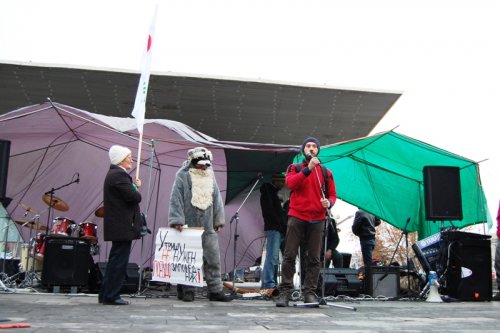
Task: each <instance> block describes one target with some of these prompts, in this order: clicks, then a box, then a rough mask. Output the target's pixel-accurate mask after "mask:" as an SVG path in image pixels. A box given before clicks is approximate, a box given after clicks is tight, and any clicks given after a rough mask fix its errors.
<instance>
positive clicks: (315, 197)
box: [286, 161, 337, 221]
mask: <svg viewBox="0 0 500 333" xmlns="http://www.w3.org/2000/svg"><path fill="white" fill-rule="evenodd" d="M307 164H308V163H307V162H305V161H304V162H303V163H302V166H301V168H300V171H299V172H297V170H296V164H292V165H290V166H289V167H288V169H287V172H286V185H287V186H288V188H289V189H290V190H291V191H292V192H291V196H290V208H289V210H288V215H289V216H293V217H296V218H298V219H301V220H304V221H322V220H324V219H325V216H326V209H325V208H324V207H323V206H322V205H321V202H320V200H321V198H322V197H323V196H322V194H321V191H322V189H321V187H320V186H324V184H325V181H324V179H323V172H322V170H321V167H320V165H318V166H316V167H315V168H314V169H313V170H312V171H311V170H309V168H308V167H307ZM327 175H328V197H327V199H328V200H330V207H331V206H333V204H334V203H335V201H336V200H337V193H336V192H335V181H334V180H333V175H332V172H331V171H330V170H327ZM318 177H319V181H318ZM320 184H321V185H320Z"/></svg>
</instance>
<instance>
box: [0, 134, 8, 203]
mask: <svg viewBox="0 0 500 333" xmlns="http://www.w3.org/2000/svg"><path fill="white" fill-rule="evenodd" d="M9 156H10V141H6V140H0V198H5V192H6V191H7V174H8V173H9Z"/></svg>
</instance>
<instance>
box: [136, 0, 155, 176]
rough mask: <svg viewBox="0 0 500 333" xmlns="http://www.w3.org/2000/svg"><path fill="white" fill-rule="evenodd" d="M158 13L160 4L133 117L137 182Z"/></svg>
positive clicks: (147, 48)
mask: <svg viewBox="0 0 500 333" xmlns="http://www.w3.org/2000/svg"><path fill="white" fill-rule="evenodd" d="M157 11H158V4H156V7H155V11H154V14H153V18H152V19H151V24H150V26H149V34H148V40H147V44H146V51H145V53H144V55H143V59H142V70H141V77H140V79H139V85H138V87H137V93H136V96H135V103H134V109H133V110H132V116H133V117H134V118H135V119H136V121H137V131H138V132H139V146H138V147H137V168H136V173H135V179H136V180H137V179H139V173H140V166H141V154H142V138H143V130H144V120H145V118H146V97H147V94H148V85H149V76H150V74H151V51H152V46H153V39H154V34H155V25H156V13H157Z"/></svg>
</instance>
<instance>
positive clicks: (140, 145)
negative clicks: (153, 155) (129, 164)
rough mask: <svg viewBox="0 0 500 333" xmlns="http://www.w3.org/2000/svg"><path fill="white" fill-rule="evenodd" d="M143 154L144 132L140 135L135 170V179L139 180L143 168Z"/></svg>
mask: <svg viewBox="0 0 500 333" xmlns="http://www.w3.org/2000/svg"><path fill="white" fill-rule="evenodd" d="M141 152H142V131H141V133H140V134H139V147H137V168H136V169H135V179H136V180H137V179H139V171H140V170H139V168H140V166H141Z"/></svg>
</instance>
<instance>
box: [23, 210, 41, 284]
mask: <svg viewBox="0 0 500 333" xmlns="http://www.w3.org/2000/svg"><path fill="white" fill-rule="evenodd" d="M39 219H40V215H38V214H37V215H35V216H34V217H33V218H32V219H31V220H29V221H27V222H26V223H25V224H27V223H29V222H34V223H35V224H38V223H39V222H38V220H39ZM23 226H24V225H23ZM32 232H33V229H31V228H30V236H29V241H28V253H26V271H25V272H24V279H23V281H21V283H20V284H19V287H20V288H26V287H33V281H35V280H38V281H40V278H39V277H38V275H37V274H36V272H35V247H34V242H35V239H34V238H32V237H31V235H32ZM32 250H33V255H32V254H31V251H32ZM21 255H22V254H21ZM30 257H31V260H30ZM22 259H23V258H21V260H22ZM30 264H31V267H30Z"/></svg>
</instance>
